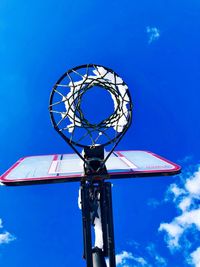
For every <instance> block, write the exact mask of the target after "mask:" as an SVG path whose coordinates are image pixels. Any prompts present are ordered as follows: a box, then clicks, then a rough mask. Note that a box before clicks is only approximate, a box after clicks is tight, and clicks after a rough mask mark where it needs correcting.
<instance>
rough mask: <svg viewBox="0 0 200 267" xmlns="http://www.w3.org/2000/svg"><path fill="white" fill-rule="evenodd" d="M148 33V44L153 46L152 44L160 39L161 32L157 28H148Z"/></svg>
mask: <svg viewBox="0 0 200 267" xmlns="http://www.w3.org/2000/svg"><path fill="white" fill-rule="evenodd" d="M146 32H147V35H148V43H149V44H151V43H152V42H154V41H156V40H158V39H159V37H160V31H159V29H158V28H156V27H150V26H147V27H146Z"/></svg>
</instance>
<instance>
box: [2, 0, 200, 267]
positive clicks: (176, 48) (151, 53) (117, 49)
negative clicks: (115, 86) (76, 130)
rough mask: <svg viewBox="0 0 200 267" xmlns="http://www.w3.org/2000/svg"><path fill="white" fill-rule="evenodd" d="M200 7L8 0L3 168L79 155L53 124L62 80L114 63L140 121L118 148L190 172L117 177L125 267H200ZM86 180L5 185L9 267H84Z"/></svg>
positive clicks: (119, 242)
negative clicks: (51, 104)
mask: <svg viewBox="0 0 200 267" xmlns="http://www.w3.org/2000/svg"><path fill="white" fill-rule="evenodd" d="M199 18H200V3H199V1H197V0H196V1H195V0H192V1H186V0H183V1H180V0H178V1H172V0H169V1H159V0H157V1H156V0H153V1H147V0H146V1H145V0H141V1H139V2H138V1H128V0H124V1H119V0H116V1H104V0H103V1H101V2H99V1H89V0H85V1H80V0H74V1H63V0H60V1H48V2H42V3H41V1H38V0H36V1H24V0H19V1H13V0H10V1H4V0H2V1H1V4H0V40H1V42H0V58H1V64H0V97H1V105H0V124H1V131H0V140H1V141H0V148H1V149H0V173H3V172H4V171H5V170H6V169H7V168H8V167H10V165H12V164H13V163H14V162H15V161H16V160H17V159H18V158H20V157H23V156H27V155H38V154H49V153H51V154H52V153H69V152H71V150H70V148H69V147H68V146H67V145H66V144H65V143H64V141H63V140H62V139H61V138H60V136H58V135H57V133H56V132H55V131H54V130H53V128H52V127H51V124H50V119H49V114H48V100H49V94H50V91H51V88H52V86H53V84H54V83H55V81H56V80H57V78H58V77H59V76H60V75H61V74H62V73H64V72H65V71H66V70H68V69H70V68H72V67H75V66H77V65H81V64H86V63H96V64H101V65H104V66H107V67H110V68H112V69H113V70H115V71H116V72H117V73H119V74H120V76H122V77H123V79H124V80H125V81H126V83H127V84H128V86H129V89H130V92H131V95H132V99H133V104H134V111H133V124H132V126H131V129H130V130H129V131H128V132H127V134H126V135H125V137H124V139H123V140H122V141H121V142H120V144H119V146H118V149H119V150H120V149H144V150H150V151H153V152H155V153H157V154H160V155H162V156H164V157H166V158H169V159H170V160H172V161H175V162H178V163H179V164H181V165H182V168H183V172H182V174H181V175H178V176H175V177H157V178H143V179H134V180H133V179H129V180H128V179H126V180H119V181H115V182H113V184H114V186H113V205H114V207H113V208H114V220H115V240H116V253H117V262H118V265H117V266H118V267H122V266H123V267H138V266H148V267H151V266H152V267H158V266H159V267H161V266H167V267H171V266H173V267H183V266H186V267H187V266H195V267H199V266H200V242H199V236H200V221H199V218H200V216H199V213H200V209H199V198H200V190H199V188H200V170H199V158H200V155H199V154H200V152H199V133H200V123H199V112H198V108H199V96H200V93H199V85H200V82H199V58H200V50H199V47H200V37H199V27H200V19H199ZM77 195H78V184H73V183H70V184H56V185H38V186H29V187H9V188H8V187H0V197H1V202H0V218H1V220H0V263H1V266H5V267H25V266H29V267H35V266H38V267H40V266H41V267H45V266H48V267H51V266H58V267H64V266H80V267H81V266H85V262H84V261H83V260H82V258H81V256H82V251H83V246H82V226H81V213H80V211H79V209H78V206H77Z"/></svg>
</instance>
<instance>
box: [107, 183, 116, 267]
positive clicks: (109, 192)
mask: <svg viewBox="0 0 200 267" xmlns="http://www.w3.org/2000/svg"><path fill="white" fill-rule="evenodd" d="M105 185H106V203H107V220H108V224H107V227H108V230H107V232H108V236H107V244H108V257H109V263H110V267H116V260H115V243H114V225H113V211H112V190H111V189H112V186H111V183H110V182H107V183H105Z"/></svg>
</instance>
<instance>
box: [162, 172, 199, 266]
mask: <svg viewBox="0 0 200 267" xmlns="http://www.w3.org/2000/svg"><path fill="white" fill-rule="evenodd" d="M186 176H187V178H185V180H184V179H183V177H184V175H182V176H181V179H182V181H181V182H182V185H177V184H172V185H171V186H170V187H169V189H168V192H167V193H168V201H169V200H170V194H171V196H172V198H171V201H172V202H173V203H175V206H176V208H177V211H178V215H177V216H176V217H174V218H173V220H172V221H171V222H169V223H167V222H163V223H161V224H160V227H159V229H158V230H159V231H164V232H165V241H166V243H167V245H168V247H169V248H170V250H171V251H172V252H175V251H176V249H180V250H181V251H182V252H183V254H184V256H185V259H187V258H188V257H190V259H191V260H190V262H192V264H193V265H194V266H195V267H200V248H198V249H197V250H195V251H194V252H192V253H191V251H190V250H191V249H194V247H195V245H196V246H199V242H198V244H197V243H195V240H196V239H197V240H199V239H198V235H199V233H200V205H199V200H200V168H199V169H198V171H196V172H194V174H190V176H189V177H188V173H186ZM188 233H189V235H190V239H189V238H188ZM191 236H192V237H191ZM191 238H192V239H194V242H193V241H191ZM189 255H190V256H189Z"/></svg>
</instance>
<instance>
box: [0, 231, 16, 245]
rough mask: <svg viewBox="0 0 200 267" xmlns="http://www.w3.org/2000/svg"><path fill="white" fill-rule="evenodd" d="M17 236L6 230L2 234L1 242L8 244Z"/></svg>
mask: <svg viewBox="0 0 200 267" xmlns="http://www.w3.org/2000/svg"><path fill="white" fill-rule="evenodd" d="M15 239H16V238H15V237H14V236H13V235H11V234H10V233H9V232H5V233H2V234H0V244H8V243H10V242H11V241H13V240H15Z"/></svg>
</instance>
